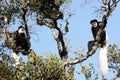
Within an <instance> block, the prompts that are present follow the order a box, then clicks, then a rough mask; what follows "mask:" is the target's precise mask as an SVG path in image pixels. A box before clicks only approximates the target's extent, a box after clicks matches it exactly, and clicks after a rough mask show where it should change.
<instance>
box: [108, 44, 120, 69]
mask: <svg viewBox="0 0 120 80" xmlns="http://www.w3.org/2000/svg"><path fill="white" fill-rule="evenodd" d="M108 62H109V68H112V69H115V70H117V69H118V68H120V48H119V47H118V45H116V44H113V45H109V47H108Z"/></svg>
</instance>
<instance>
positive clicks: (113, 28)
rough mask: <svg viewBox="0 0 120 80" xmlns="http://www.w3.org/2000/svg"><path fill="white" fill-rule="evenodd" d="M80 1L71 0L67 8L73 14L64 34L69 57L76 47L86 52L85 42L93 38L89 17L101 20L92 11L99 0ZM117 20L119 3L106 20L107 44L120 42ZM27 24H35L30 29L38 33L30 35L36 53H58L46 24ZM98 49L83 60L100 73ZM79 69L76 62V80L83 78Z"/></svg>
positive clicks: (119, 16)
mask: <svg viewBox="0 0 120 80" xmlns="http://www.w3.org/2000/svg"><path fill="white" fill-rule="evenodd" d="M81 1H82V0H72V4H71V5H70V8H69V11H71V13H73V14H75V15H73V16H72V17H71V18H70V19H69V23H70V24H69V33H67V35H66V36H65V37H66V38H68V39H70V42H69V44H70V47H71V48H70V52H69V56H70V57H71V56H72V55H73V54H72V53H73V52H72V51H74V50H75V49H77V48H82V49H84V53H85V54H86V52H87V43H88V41H89V40H92V39H93V36H92V33H91V25H90V23H89V22H90V20H91V19H95V18H96V19H98V20H99V21H100V20H101V18H100V17H99V16H97V14H94V11H95V10H97V8H100V6H101V5H102V4H101V2H99V1H100V0H88V1H91V2H88V3H87V4H84V3H80V2H81ZM93 1H94V2H93ZM81 5H82V6H81ZM33 19H34V18H33ZM33 19H32V20H33ZM119 21H120V3H119V5H118V6H117V8H116V9H115V11H114V12H113V13H112V15H111V16H110V17H109V20H108V24H107V28H106V31H107V33H108V36H109V41H108V44H113V43H116V44H118V45H119V44H120V37H119V36H118V35H119V25H120V23H119ZM29 25H30V26H32V27H34V26H36V28H35V27H34V28H32V29H31V30H32V32H35V33H37V34H38V35H35V34H32V35H31V36H32V37H31V38H32V39H31V42H32V46H33V49H34V50H35V52H36V54H40V55H46V53H48V54H50V53H54V54H56V55H58V49H57V45H56V41H55V40H54V38H53V36H52V33H51V31H50V29H49V28H48V27H46V26H38V25H36V24H35V23H34V21H33V22H30V23H29ZM38 37H39V39H38ZM98 51H99V50H98ZM98 51H97V52H96V54H94V55H93V56H92V57H90V58H89V59H88V60H86V61H85V65H88V63H94V65H95V69H96V70H97V72H98V73H100V71H99V65H98ZM79 71H80V65H79V64H77V65H76V69H75V77H76V80H85V78H84V76H83V75H82V76H80V75H78V74H77V72H79ZM111 72H112V71H110V70H109V72H108V75H107V77H108V79H109V78H110V77H112V76H111V74H110V73H111ZM91 80H92V79H91Z"/></svg>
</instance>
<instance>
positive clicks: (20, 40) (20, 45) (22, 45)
mask: <svg viewBox="0 0 120 80" xmlns="http://www.w3.org/2000/svg"><path fill="white" fill-rule="evenodd" d="M24 31H25V28H24V27H23V26H20V27H19V28H18V30H17V31H16V32H15V39H14V40H15V45H14V49H13V58H14V63H15V66H17V65H19V64H20V62H19V61H20V57H19V54H18V53H19V52H22V54H23V55H27V54H28V53H29V50H30V44H29V43H28V40H27V37H26V35H25V33H24Z"/></svg>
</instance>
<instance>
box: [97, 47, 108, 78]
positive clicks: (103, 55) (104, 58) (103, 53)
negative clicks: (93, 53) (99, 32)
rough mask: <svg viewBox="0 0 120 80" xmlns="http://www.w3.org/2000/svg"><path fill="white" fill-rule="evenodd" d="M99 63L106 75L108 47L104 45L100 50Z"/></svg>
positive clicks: (103, 73)
mask: <svg viewBox="0 0 120 80" xmlns="http://www.w3.org/2000/svg"><path fill="white" fill-rule="evenodd" d="M99 64H100V70H101V73H102V75H103V76H104V77H105V75H106V74H107V71H108V60H107V47H106V46H105V47H103V48H101V49H100V52H99Z"/></svg>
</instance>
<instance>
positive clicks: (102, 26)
mask: <svg viewBox="0 0 120 80" xmlns="http://www.w3.org/2000/svg"><path fill="white" fill-rule="evenodd" d="M106 24H107V18H106V16H105V15H104V16H103V18H102V21H101V22H100V23H99V26H100V29H104V28H105V27H106Z"/></svg>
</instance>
